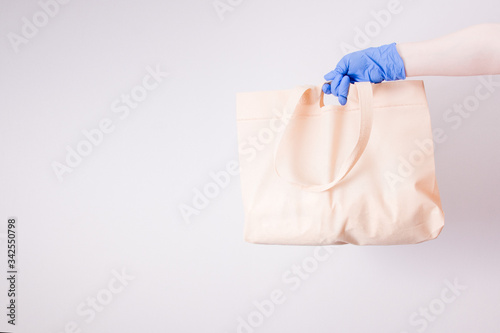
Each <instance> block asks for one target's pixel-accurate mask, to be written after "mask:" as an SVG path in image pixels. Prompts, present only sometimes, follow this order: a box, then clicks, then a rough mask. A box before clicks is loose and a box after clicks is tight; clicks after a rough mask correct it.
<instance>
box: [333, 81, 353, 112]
mask: <svg viewBox="0 0 500 333" xmlns="http://www.w3.org/2000/svg"><path fill="white" fill-rule="evenodd" d="M350 84H351V79H350V78H349V76H348V75H345V76H344V77H343V78H342V80H341V81H340V84H339V86H338V88H337V91H338V95H336V96H338V97H339V103H340V104H341V105H345V104H346V103H347V94H348V93H349V85H350Z"/></svg>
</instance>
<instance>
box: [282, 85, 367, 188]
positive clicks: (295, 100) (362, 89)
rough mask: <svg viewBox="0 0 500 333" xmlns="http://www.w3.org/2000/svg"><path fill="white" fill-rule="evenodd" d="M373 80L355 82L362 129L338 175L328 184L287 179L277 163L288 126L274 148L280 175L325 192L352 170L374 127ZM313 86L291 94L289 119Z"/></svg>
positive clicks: (286, 107) (306, 186)
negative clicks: (304, 182)
mask: <svg viewBox="0 0 500 333" xmlns="http://www.w3.org/2000/svg"><path fill="white" fill-rule="evenodd" d="M372 84H373V83H371V82H356V83H354V86H355V87H356V89H357V91H358V99H359V108H360V130H359V137H358V141H357V143H356V145H355V146H354V148H353V150H352V152H351V154H350V155H349V157H348V158H347V159H346V160H345V161H344V163H343V164H342V166H341V168H340V169H339V170H340V171H339V172H338V175H337V176H336V177H335V178H334V179H333V180H332V181H331V182H329V183H326V184H317V185H316V184H303V183H299V182H296V181H293V180H289V179H285V178H284V177H283V176H281V175H280V173H279V170H278V165H277V156H278V151H279V147H280V144H281V140H282V138H283V135H284V134H285V131H286V130H287V128H288V126H285V129H284V130H283V131H280V132H279V133H278V136H277V142H276V145H275V149H274V159H273V160H274V163H273V164H274V171H275V172H276V174H277V175H278V177H280V178H282V179H284V180H285V181H287V182H288V183H290V184H292V185H295V186H297V187H299V188H301V189H302V190H305V191H310V192H323V191H326V190H328V189H331V188H332V187H334V186H335V185H337V184H338V183H339V182H340V181H341V180H342V179H344V177H345V176H346V175H347V174H348V173H349V172H350V171H351V169H352V168H353V167H354V165H355V164H356V163H357V161H358V160H359V158H360V157H361V155H362V154H363V152H364V150H365V148H366V145H367V144H368V140H369V139H370V133H371V129H372V123H373V88H372ZM311 87H313V86H301V87H299V88H295V89H294V91H293V92H292V94H291V97H290V98H289V100H288V103H287V104H286V106H285V111H286V110H293V112H292V114H291V116H290V118H289V119H288V120H287V121H289V120H290V119H291V118H293V117H294V115H295V114H296V113H297V105H298V104H299V102H300V100H301V98H302V96H303V95H304V94H305V93H306V92H307V91H308V90H309V89H311ZM319 89H320V90H321V95H320V107H321V109H324V108H326V107H325V106H324V103H323V95H324V93H323V90H322V89H321V86H320V87H319Z"/></svg>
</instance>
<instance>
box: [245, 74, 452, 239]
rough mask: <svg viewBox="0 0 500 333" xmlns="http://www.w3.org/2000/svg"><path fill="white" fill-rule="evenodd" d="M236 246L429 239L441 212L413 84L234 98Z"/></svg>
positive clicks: (419, 87)
mask: <svg viewBox="0 0 500 333" xmlns="http://www.w3.org/2000/svg"><path fill="white" fill-rule="evenodd" d="M237 129H238V145H239V168H240V178H241V190H242V199H243V207H244V214H245V227H244V240H245V241H246V242H250V243H259V244H289V245H340V244H347V243H350V244H356V245H395V244H415V243H420V242H423V241H426V240H431V239H434V238H436V237H437V236H438V235H439V233H440V232H441V230H442V228H443V226H444V213H443V210H442V208H441V200H440V197H439V190H438V186H437V181H436V176H435V170H434V146H433V141H432V131H431V122H430V116H429V109H428V105H427V99H426V96H425V90H424V84H423V82H422V81H421V80H404V81H390V82H381V83H377V84H373V83H370V82H357V83H354V84H351V85H350V89H349V94H348V96H347V104H346V105H344V106H341V105H324V102H323V92H322V90H321V85H319V86H314V85H305V86H299V87H295V88H293V89H289V90H276V91H260V92H243V93H238V94H237Z"/></svg>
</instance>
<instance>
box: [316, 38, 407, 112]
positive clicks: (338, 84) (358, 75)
mask: <svg viewBox="0 0 500 333" xmlns="http://www.w3.org/2000/svg"><path fill="white" fill-rule="evenodd" d="M404 79H406V73H405V66H404V63H403V59H401V56H400V55H399V53H398V51H397V49H396V43H392V44H387V45H382V46H379V47H370V48H367V49H364V50H361V51H356V52H352V53H349V54H346V55H345V56H344V57H343V58H342V59H340V61H339V63H338V64H337V67H336V68H335V69H334V70H333V71H331V72H330V73H328V74H326V75H325V80H327V81H331V82H328V83H325V84H324V85H323V92H324V93H325V94H333V95H335V96H338V98H339V102H340V104H342V105H345V103H347V93H348V92H349V84H350V83H354V82H363V81H369V82H373V83H379V82H382V81H384V80H385V81H394V80H404Z"/></svg>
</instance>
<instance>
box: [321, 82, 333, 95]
mask: <svg viewBox="0 0 500 333" xmlns="http://www.w3.org/2000/svg"><path fill="white" fill-rule="evenodd" d="M321 89H322V90H323V92H324V93H325V94H331V93H332V91H331V86H330V83H329V82H327V83H324V84H323V87H322V88H321Z"/></svg>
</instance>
